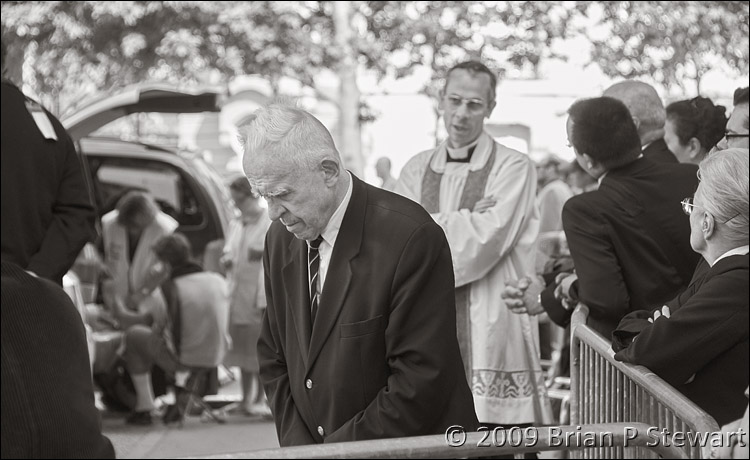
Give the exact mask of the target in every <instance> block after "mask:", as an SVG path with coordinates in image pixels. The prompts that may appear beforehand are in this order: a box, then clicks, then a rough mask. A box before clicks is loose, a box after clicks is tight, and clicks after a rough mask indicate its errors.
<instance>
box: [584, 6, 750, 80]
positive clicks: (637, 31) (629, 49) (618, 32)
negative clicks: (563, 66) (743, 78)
mask: <svg viewBox="0 0 750 460" xmlns="http://www.w3.org/2000/svg"><path fill="white" fill-rule="evenodd" d="M585 3H586V4H587V5H586V9H585V11H586V12H590V11H591V10H592V9H601V23H602V24H605V25H607V26H608V27H609V28H610V31H609V33H608V34H606V36H604V37H602V38H600V39H594V40H592V42H593V44H594V52H593V55H592V59H593V61H594V62H596V63H597V64H599V66H600V67H601V68H602V70H604V72H606V73H607V74H609V75H610V76H622V77H627V78H632V77H639V76H643V75H649V76H651V77H653V78H654V79H655V80H656V81H659V82H660V83H662V84H664V85H665V86H667V87H669V86H672V85H677V86H680V87H683V89H684V83H685V82H686V81H693V82H695V84H696V86H697V89H698V92H700V81H701V78H702V77H703V75H704V74H705V73H706V72H707V71H709V70H711V69H713V68H716V67H719V66H724V67H726V68H728V69H731V70H732V71H734V72H735V74H746V73H747V72H748V47H749V44H748V27H749V19H748V18H749V15H748V11H750V4H748V2H746V1H724V2H718V1H711V2H692V1H684V2H673V1H652V2H634V1H616V2H585Z"/></svg>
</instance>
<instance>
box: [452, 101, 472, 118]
mask: <svg viewBox="0 0 750 460" xmlns="http://www.w3.org/2000/svg"><path fill="white" fill-rule="evenodd" d="M468 115H469V104H468V103H467V102H465V101H462V102H461V104H459V106H458V107H456V110H455V111H454V112H453V116H454V117H456V118H460V119H464V118H466V117H467V116H468Z"/></svg>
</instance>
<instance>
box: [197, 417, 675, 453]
mask: <svg viewBox="0 0 750 460" xmlns="http://www.w3.org/2000/svg"><path fill="white" fill-rule="evenodd" d="M647 428H648V426H647V425H645V424H642V423H641V424H639V423H631V424H622V423H609V424H596V425H585V426H570V425H569V426H561V427H539V428H534V429H533V430H534V431H533V432H534V433H535V434H534V436H526V435H522V433H524V432H526V433H528V431H525V430H518V431H515V433H518V434H516V435H514V434H513V433H514V431H513V430H500V431H499V432H498V434H496V435H494V436H493V434H492V432H487V431H484V432H473V433H466V437H465V438H463V437H461V436H458V437H457V435H454V436H452V437H450V436H446V435H432V436H415V437H410V438H395V439H380V440H373V441H355V442H339V443H331V444H316V445H310V446H297V447H283V448H280V449H266V450H256V451H250V452H237V453H231V454H218V455H210V456H202V457H190V458H202V459H240V458H310V459H316V458H481V457H488V456H493V457H496V456H498V455H520V454H523V453H525V452H539V451H552V450H557V451H565V450H570V449H571V448H573V449H575V448H581V447H583V446H584V445H596V446H599V445H607V446H609V445H613V446H623V445H631V446H640V447H641V448H643V449H648V450H653V452H654V454H655V455H659V456H661V457H664V458H685V456H684V455H683V453H682V452H681V451H680V450H679V449H676V448H674V447H667V446H663V445H659V446H655V447H648V446H647V444H648V443H649V438H648V436H647V435H646V431H647ZM583 433H594V434H596V435H595V436H591V437H589V436H585V435H583ZM602 433H606V435H602ZM449 438H450V439H451V440H452V441H453V443H454V444H456V443H457V441H463V442H460V444H461V445H454V446H451V445H449V444H448V441H449ZM532 439H533V442H532ZM500 444H502V445H500ZM521 458H522V457H521Z"/></svg>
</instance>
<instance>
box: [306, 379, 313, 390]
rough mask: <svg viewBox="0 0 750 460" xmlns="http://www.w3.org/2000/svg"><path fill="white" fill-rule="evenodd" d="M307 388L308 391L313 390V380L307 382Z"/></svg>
mask: <svg viewBox="0 0 750 460" xmlns="http://www.w3.org/2000/svg"><path fill="white" fill-rule="evenodd" d="M305 387H307V389H308V390H312V380H310V379H307V380H305Z"/></svg>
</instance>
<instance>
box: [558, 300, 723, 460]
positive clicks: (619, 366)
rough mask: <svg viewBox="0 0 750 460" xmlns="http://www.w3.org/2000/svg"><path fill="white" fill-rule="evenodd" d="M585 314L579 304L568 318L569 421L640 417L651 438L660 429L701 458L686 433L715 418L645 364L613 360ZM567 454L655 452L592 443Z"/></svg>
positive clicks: (706, 429) (705, 429)
mask: <svg viewBox="0 0 750 460" xmlns="http://www.w3.org/2000/svg"><path fill="white" fill-rule="evenodd" d="M587 317H588V308H587V307H586V306H585V305H579V306H578V307H577V308H576V310H575V312H574V314H573V318H572V322H571V328H572V331H571V350H570V352H571V362H570V378H571V424H573V425H579V424H597V423H625V424H630V425H632V424H635V423H641V424H645V425H647V426H648V427H651V431H650V436H649V437H650V438H651V442H652V443H653V442H654V441H655V440H659V441H660V442H662V441H664V439H665V437H664V435H663V433H664V432H663V430H665V429H666V432H667V433H669V434H668V435H667V436H666V439H667V442H669V443H671V444H678V445H677V446H675V447H678V448H679V450H680V451H681V453H682V456H683V457H684V458H702V455H703V452H704V451H703V450H702V449H701V446H700V445H699V444H700V443H699V442H690V438H691V437H692V438H693V439H695V438H696V437H697V436H701V437H704V438H705V437H708V436H709V434H710V433H713V432H717V431H719V426H718V424H717V423H716V421H715V420H714V419H713V418H711V416H709V415H708V414H707V413H706V412H705V411H703V410H702V409H700V408H699V407H698V406H696V405H695V404H694V403H693V402H692V401H690V400H689V399H688V398H686V397H685V396H683V395H682V393H680V392H678V391H677V390H676V389H675V388H674V387H672V386H671V385H669V384H668V383H666V382H665V381H664V380H662V379H661V378H659V377H658V376H657V375H656V374H654V373H653V372H651V371H650V370H648V369H647V368H645V367H643V366H634V365H631V364H626V363H622V362H619V361H615V359H614V352H613V351H612V346H611V343H610V341H609V340H606V339H605V338H604V337H602V336H601V335H600V334H599V333H597V332H596V331H594V330H593V329H591V328H590V327H589V326H587V325H586V319H587ZM708 441H710V437H708ZM708 441H704V445H705V443H706V442H708ZM679 444H682V446H679ZM573 454H574V458H656V457H655V456H654V452H653V451H651V452H650V451H648V450H645V449H643V448H642V447H628V448H623V447H614V448H609V447H597V448H595V449H586V450H582V451H577V452H575V453H573Z"/></svg>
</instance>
